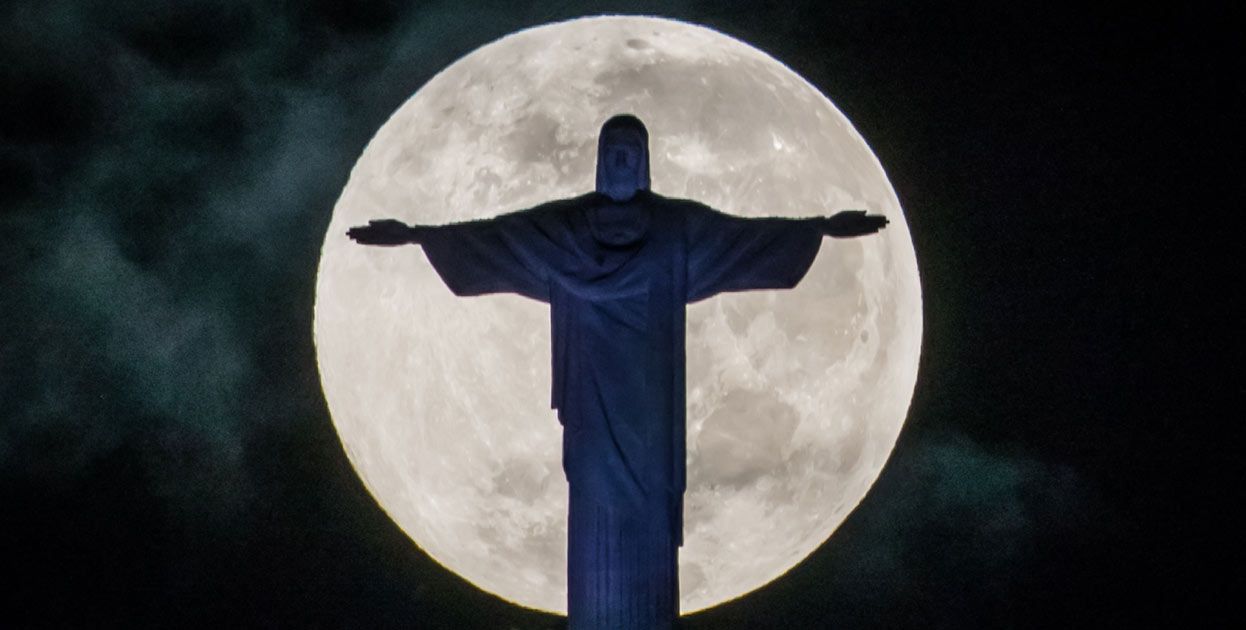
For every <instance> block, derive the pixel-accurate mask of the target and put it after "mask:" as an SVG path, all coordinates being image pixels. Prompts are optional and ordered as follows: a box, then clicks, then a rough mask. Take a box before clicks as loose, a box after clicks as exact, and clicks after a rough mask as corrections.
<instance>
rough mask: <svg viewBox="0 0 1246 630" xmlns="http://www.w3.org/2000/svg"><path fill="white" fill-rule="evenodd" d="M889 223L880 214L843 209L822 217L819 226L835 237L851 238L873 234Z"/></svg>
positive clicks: (823, 231) (824, 231)
mask: <svg viewBox="0 0 1246 630" xmlns="http://www.w3.org/2000/svg"><path fill="white" fill-rule="evenodd" d="M888 223H889V221H887V217H885V216H883V215H881V214H866V213H865V211H864V210H844V211H843V212H837V213H835V214H834V215H831V216H829V217H824V218H823V219H822V220H821V221H820V223H819V227H821V229H822V233H823V234H825V235H827V236H833V237H836V238H851V237H853V236H865V235H866V234H873V233H875V232H877V231H879V230H881V229H883V227H884V226H886V225H887V224H888Z"/></svg>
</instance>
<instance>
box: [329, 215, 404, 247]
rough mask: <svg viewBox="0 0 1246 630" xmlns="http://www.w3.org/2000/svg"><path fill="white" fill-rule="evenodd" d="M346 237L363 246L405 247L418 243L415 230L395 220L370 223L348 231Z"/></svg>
mask: <svg viewBox="0 0 1246 630" xmlns="http://www.w3.org/2000/svg"><path fill="white" fill-rule="evenodd" d="M346 235H347V236H349V237H351V238H352V239H354V240H355V242H356V243H359V244H361V245H385V246H391V245H405V244H407V243H414V242H416V239H415V230H413V229H411V227H410V226H408V225H407V224H406V223H403V222H402V221H397V220H394V219H379V220H375V221H368V224H367V225H357V226H355V227H353V228H351V229H349V230H347V231H346Z"/></svg>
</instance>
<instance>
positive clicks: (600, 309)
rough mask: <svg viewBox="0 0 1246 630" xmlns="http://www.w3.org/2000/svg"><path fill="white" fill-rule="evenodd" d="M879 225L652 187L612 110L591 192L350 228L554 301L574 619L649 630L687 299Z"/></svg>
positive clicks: (451, 280)
mask: <svg viewBox="0 0 1246 630" xmlns="http://www.w3.org/2000/svg"><path fill="white" fill-rule="evenodd" d="M886 224H887V219H885V218H884V217H882V216H879V215H867V214H865V211H863V210H856V211H846V212H840V213H838V214H836V215H834V216H831V217H814V218H806V219H789V218H742V217H735V216H731V215H728V214H724V213H722V212H718V211H716V210H714V209H712V208H709V207H707V206H705V205H702V204H700V203H697V202H694V201H689V200H684V199H674V198H669V197H663V196H661V195H658V194H655V193H653V192H651V191H650V190H649V136H648V132H647V131H646V130H645V127H644V125H643V124H642V123H641V122H640V120H638V119H637V118H636V117H634V116H630V115H619V116H615V117H613V118H611V119H610V120H608V121H606V123H605V124H604V125H603V126H602V128H601V135H600V136H599V137H598V142H597V189H596V191H594V192H590V193H588V194H585V195H581V196H579V197H573V198H569V199H560V200H556V201H551V202H547V203H543V204H541V205H538V206H536V207H533V208H530V209H527V210H521V211H518V212H512V213H509V214H503V215H501V216H497V217H494V218H492V219H483V220H478V221H467V222H463V223H453V224H449V225H439V226H408V225H405V224H403V223H401V222H399V221H395V220H392V219H385V220H379V221H371V222H370V223H369V224H368V225H367V226H360V227H354V228H351V229H350V230H349V231H348V232H347V234H348V235H349V236H350V237H351V238H353V239H355V240H356V241H358V242H359V243H363V244H365V245H401V244H405V243H416V244H419V245H421V246H423V247H424V252H425V254H426V255H427V256H428V260H429V261H430V262H431V263H432V265H433V268H434V269H435V270H436V271H437V274H438V275H440V276H441V279H442V280H443V281H444V282H445V284H446V286H447V287H449V288H450V290H451V291H453V292H454V294H455V295H461V296H469V295H481V294H485V293H501V292H509V293H517V294H519V295H523V296H526V297H529V298H532V299H535V300H541V301H542V302H546V303H548V304H549V305H550V319H551V326H552V335H551V337H552V341H553V353H552V354H553V360H554V365H553V383H554V387H553V397H552V401H551V407H553V408H554V409H556V410H557V413H558V420H559V421H560V422H561V423H562V425H563V451H562V465H563V470H564V472H565V473H566V476H567V481H568V483H569V485H570V489H571V496H570V514H569V516H568V527H567V539H568V540H567V617H568V627H569V628H571V629H572V630H580V629H593V630H596V629H604V628H611V629H615V628H619V629H637V630H641V629H643V630H653V629H655V628H670V627H672V626H673V624H674V623H675V619H676V618H677V617H678V615H679V586H678V583H679V582H678V574H677V568H678V563H677V555H678V548H679V546H680V545H682V544H683V495H684V487H685V481H684V480H685V476H684V472H685V453H684V430H685V427H684V422H685V419H684V415H685V402H684V386H685V385H684V311H685V305H686V304H689V303H691V302H696V301H698V300H703V299H705V298H708V297H710V296H712V295H715V294H717V293H722V292H724V291H745V290H750V289H787V288H791V287H793V286H795V285H796V283H797V282H800V279H801V278H802V277H804V275H805V273H806V272H807V271H808V269H809V266H810V265H811V264H812V263H813V259H814V257H815V256H816V255H817V253H818V248H819V246H820V245H821V243H822V237H823V236H835V237H851V236H860V235H863V234H870V233H873V232H877V231H878V230H879V229H881V228H882V227H883V226H884V225H886ZM481 395H488V393H487V392H481Z"/></svg>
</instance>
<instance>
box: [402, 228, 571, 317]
mask: <svg viewBox="0 0 1246 630" xmlns="http://www.w3.org/2000/svg"><path fill="white" fill-rule="evenodd" d="M558 219H559V217H558V213H557V212H555V211H551V209H550V208H545V207H541V206H538V207H537V208H532V209H529V210H521V211H519V212H512V213H509V214H503V215H500V216H497V217H493V218H490V219H480V220H476V221H465V222H462V223H450V224H447V225H437V226H421V227H420V228H419V230H420V234H419V240H420V245H422V246H423V248H424V253H425V255H427V256H428V260H429V262H430V263H432V265H433V268H434V269H435V270H436V271H437V275H439V276H441V279H442V281H443V282H445V284H446V286H447V287H449V289H450V290H451V291H452V292H454V294H455V295H460V296H471V295H484V294H487V293H517V294H519V295H522V296H525V297H529V298H532V299H535V300H541V301H542V302H549V299H550V276H551V274H552V272H553V269H554V268H555V267H557V266H558V265H559V264H560V261H565V260H566V259H567V258H568V256H569V255H570V254H569V252H568V251H567V243H565V240H566V239H565V238H562V239H560V235H561V234H563V233H564V232H565V230H558V229H556V225H554V223H556V222H557V221H558Z"/></svg>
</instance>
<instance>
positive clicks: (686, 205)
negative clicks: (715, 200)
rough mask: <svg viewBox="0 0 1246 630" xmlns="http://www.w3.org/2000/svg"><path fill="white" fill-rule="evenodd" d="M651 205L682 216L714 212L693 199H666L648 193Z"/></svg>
mask: <svg viewBox="0 0 1246 630" xmlns="http://www.w3.org/2000/svg"><path fill="white" fill-rule="evenodd" d="M646 192H647V194H648V195H649V198H650V199H651V200H652V201H651V203H652V204H653V205H654V206H655V207H657V208H661V209H662V210H665V211H666V212H667V213H680V214H684V215H701V214H706V213H710V212H714V209H713V208H711V207H709V206H707V205H705V204H703V203H701V202H699V201H696V200H695V199H684V198H682V197H667V196H665V195H659V194H657V193H654V192H648V191H646Z"/></svg>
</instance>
